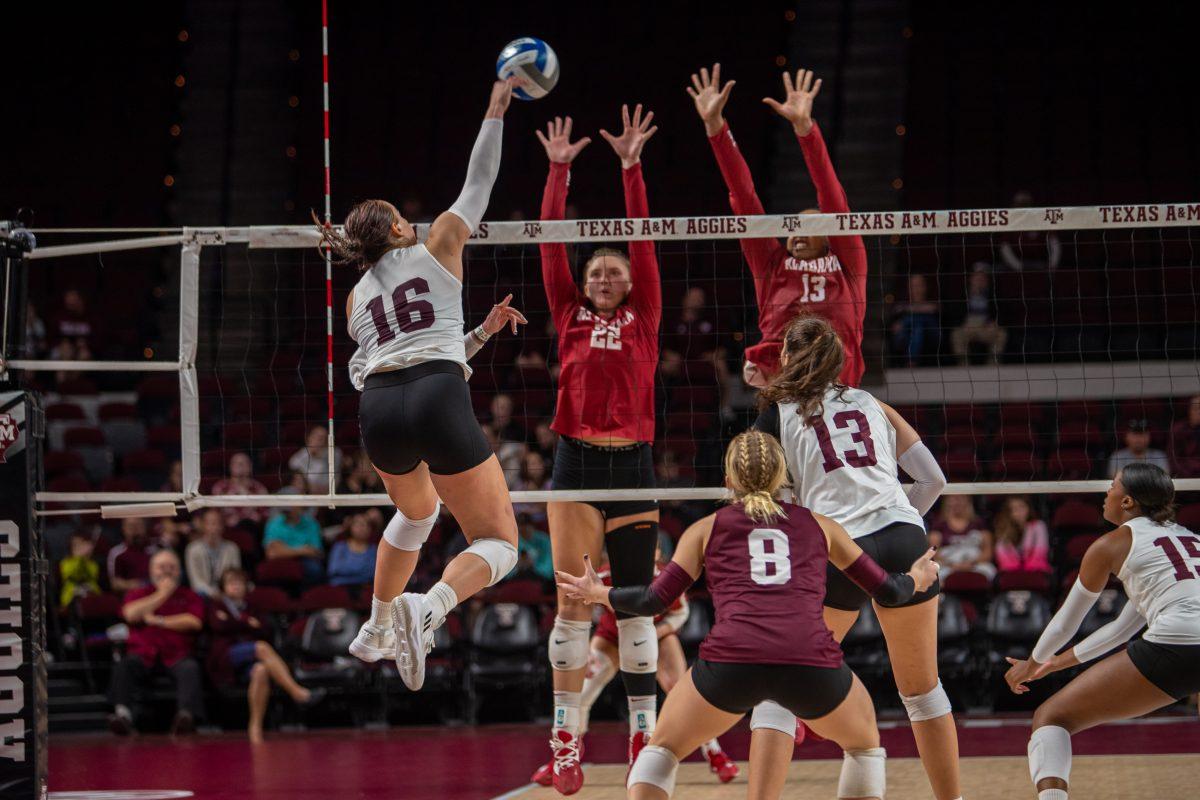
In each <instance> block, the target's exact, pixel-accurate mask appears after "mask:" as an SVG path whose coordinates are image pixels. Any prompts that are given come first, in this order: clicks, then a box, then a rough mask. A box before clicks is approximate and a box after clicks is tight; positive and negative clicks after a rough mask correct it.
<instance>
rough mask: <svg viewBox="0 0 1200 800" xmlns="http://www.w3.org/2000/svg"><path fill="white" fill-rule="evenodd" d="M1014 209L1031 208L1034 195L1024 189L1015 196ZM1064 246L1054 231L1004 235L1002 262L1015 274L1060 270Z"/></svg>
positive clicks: (1001, 252) (1001, 251) (1001, 247)
mask: <svg viewBox="0 0 1200 800" xmlns="http://www.w3.org/2000/svg"><path fill="white" fill-rule="evenodd" d="M1012 204H1013V208H1029V207H1030V206H1032V205H1033V195H1032V194H1030V193H1029V192H1028V191H1027V190H1025V189H1022V190H1020V191H1018V192H1017V193H1016V194H1015V195H1013V199H1012ZM1061 258H1062V244H1061V243H1060V242H1059V241H1058V234H1056V233H1054V232H1053V231H1022V232H1020V233H1009V234H1005V235H1004V239H1003V241H1002V242H1001V243H1000V260H1001V261H1003V262H1004V265H1005V266H1007V267H1008V268H1009V269H1011V270H1013V271H1014V272H1020V271H1021V270H1024V269H1043V270H1054V269H1058V262H1059V261H1060V260H1061Z"/></svg>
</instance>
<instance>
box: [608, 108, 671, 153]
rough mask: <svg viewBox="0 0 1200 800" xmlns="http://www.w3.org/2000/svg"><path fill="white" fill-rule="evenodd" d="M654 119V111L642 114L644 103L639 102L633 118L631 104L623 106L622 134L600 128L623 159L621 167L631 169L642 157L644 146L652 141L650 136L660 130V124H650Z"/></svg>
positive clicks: (615, 151) (614, 150)
mask: <svg viewBox="0 0 1200 800" xmlns="http://www.w3.org/2000/svg"><path fill="white" fill-rule="evenodd" d="M652 119H654V112H653V111H648V112H646V116H645V117H643V116H642V104H641V103H638V104H637V107H636V108H634V110H633V118H632V119H630V117H629V106H628V105H623V106H621V124H622V125H623V126H624V127H623V129H622V131H621V135H620V136H613V135H612V134H611V133H609V132H608V131H606V130H604V129H603V128H601V129H600V135H601V136H603V137H604V141H606V142H608V143H609V145H611V146H612V149H613V152H614V153H616V154H617V156H618V157H619V158H620V159H621V168H622V169H629V168H630V167H632V166H633V165H634V164H636V163H638V162H639V161H641V159H642V148H643V147H644V146H645V145H646V142H648V141H650V137H651V136H653V135H654V134H655V132H656V131H658V126H657V125H654V126H651V125H650V120H652Z"/></svg>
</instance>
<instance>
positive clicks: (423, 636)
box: [392, 592, 433, 692]
mask: <svg viewBox="0 0 1200 800" xmlns="http://www.w3.org/2000/svg"><path fill="white" fill-rule="evenodd" d="M432 622H433V612H432V611H430V610H429V604H428V603H427V602H426V600H425V596H424V595H420V594H415V593H413V592H405V593H404V594H402V595H400V596H399V597H397V598H396V599H395V600H393V601H392V630H393V631H394V632H395V634H396V668H397V670H398V671H399V672H400V679H401V680H403V681H404V685H405V686H407V687H408V688H409V690H410V691H413V692H415V691H418V690H420V688H421V687H422V686H424V685H425V656H426V655H428V654H429V651H430V650H432V649H433V628H432Z"/></svg>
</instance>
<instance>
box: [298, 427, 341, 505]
mask: <svg viewBox="0 0 1200 800" xmlns="http://www.w3.org/2000/svg"><path fill="white" fill-rule="evenodd" d="M287 465H288V469H290V470H292V472H299V473H302V474H303V475H304V477H305V478H306V479H307V480H308V486H309V489H310V490H311V491H312V492H313V493H314V494H325V493H326V492H328V491H329V431H327V430H326V429H325V426H324V425H314V426H312V428H310V429H309V431H308V435H307V436H306V437H305V438H304V447H301V448H300V449H299V450H297V451H296V452H295V453H293V454H292V457H291V458H289V459H288V463H287ZM333 474H334V475H340V474H342V451H341V450H338V449H336V448H334V451H333Z"/></svg>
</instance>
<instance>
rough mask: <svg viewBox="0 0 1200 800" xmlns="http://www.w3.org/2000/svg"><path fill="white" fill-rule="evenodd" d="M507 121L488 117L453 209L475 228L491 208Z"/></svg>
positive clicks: (451, 211)
mask: <svg viewBox="0 0 1200 800" xmlns="http://www.w3.org/2000/svg"><path fill="white" fill-rule="evenodd" d="M503 133H504V121H503V120H499V119H485V120H484V121H483V125H481V126H480V127H479V136H477V137H476V138H475V147H473V148H472V149H471V162H470V164H468V165H467V180H466V183H464V184H463V188H462V192H461V193H460V194H459V195H458V199H457V200H455V201H454V205H452V206H450V213H451V214H454V215H455V216H457V217H458V218H459V219H461V220H462V221H463V222H465V223H466V224H467V227H468V228H470V229H471V230H472V231H474V230H475V229H476V228H477V227H479V223H480V221H481V220H482V219H483V212H484V211H487V204H488V200H489V199H490V198H491V196H492V184H494V183H495V182H496V175H497V174H498V173H499V172H500V141H501V139H502V138H503V136H502V134H503Z"/></svg>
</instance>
